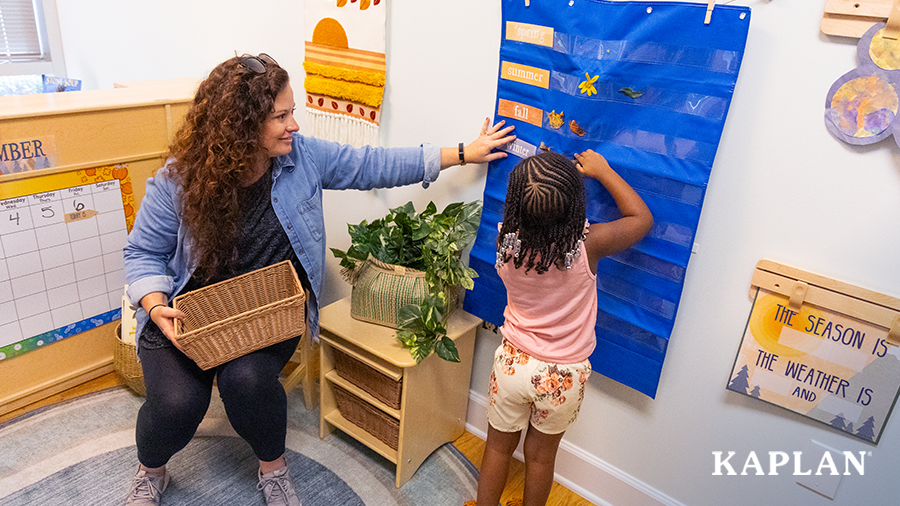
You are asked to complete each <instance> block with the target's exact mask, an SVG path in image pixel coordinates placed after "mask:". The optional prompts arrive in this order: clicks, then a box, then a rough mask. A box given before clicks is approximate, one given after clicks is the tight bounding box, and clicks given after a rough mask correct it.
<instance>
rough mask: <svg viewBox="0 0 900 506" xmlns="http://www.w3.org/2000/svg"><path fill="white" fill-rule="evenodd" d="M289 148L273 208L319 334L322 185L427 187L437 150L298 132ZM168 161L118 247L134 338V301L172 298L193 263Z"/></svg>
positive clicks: (279, 168) (142, 318) (143, 319)
mask: <svg viewBox="0 0 900 506" xmlns="http://www.w3.org/2000/svg"><path fill="white" fill-rule="evenodd" d="M291 148H292V149H291V152H290V153H289V154H287V155H282V156H278V157H276V158H274V159H273V162H274V165H273V167H272V207H273V208H274V209H275V214H276V215H277V216H278V220H279V221H280V222H281V226H282V227H283V228H284V231H285V233H286V234H287V235H288V238H289V239H290V241H291V246H292V247H293V248H294V252H295V253H296V254H297V258H299V259H300V263H301V264H302V265H303V268H304V269H305V270H306V273H307V275H308V276H309V282H310V284H311V285H312V293H311V294H309V300H308V301H307V311H308V321H309V329H308V330H309V332H310V333H311V335H312V336H313V338H317V337H318V334H319V298H320V296H321V293H322V280H323V278H324V274H325V251H326V248H325V215H324V212H323V210H322V190H323V189H332V190H343V189H357V190H370V189H373V188H390V187H393V186H403V185H408V184H412V183H417V182H420V181H422V184H423V186H424V187H426V188H427V187H428V185H429V183H431V182H433V181H434V180H436V179H437V177H438V175H439V174H440V169H441V167H440V165H441V163H440V162H441V161H440V148H439V147H437V146H433V145H430V144H423V145H421V146H419V147H415V148H373V147H371V146H366V147H363V148H353V147H352V146H349V145H341V144H338V143H336V142H330V141H324V140H321V139H316V138H314V137H304V136H301V135H299V134H296V133H295V134H294V141H293V143H292V146H291ZM170 163H171V162H170ZM168 165H169V164H168V163H167V164H166V166H165V167H163V168H161V169H160V170H159V171H158V172H157V174H156V176H155V177H151V178H148V179H147V188H146V195H145V196H144V199H143V201H142V202H141V206H140V208H139V210H138V213H137V217H136V218H135V222H134V227H133V229H132V231H131V233H130V234H129V235H128V242H127V244H126V245H125V248H124V255H125V279H126V281H127V283H128V291H127V294H128V299H129V301H130V302H131V304H132V306H133V307H135V308H137V314H136V319H137V331H136V333H135V335H136V336H138V338H139V336H140V335H141V331H142V330H143V328H144V325H145V324H146V323H147V320H148V315H147V312H146V311H144V309H143V307H141V305H140V300H141V299H142V298H143V297H144V296H145V295H147V294H148V293H152V292H163V293H165V294H166V297H167V298H168V299H171V298H172V296H173V294H177V293H179V292H180V291H181V290H182V289H183V288H184V286H185V285H186V284H187V282H188V280H189V279H190V278H191V275H192V274H193V272H194V269H195V268H196V258H194V256H193V255H192V251H191V238H190V236H189V235H188V231H187V230H186V229H185V228H184V226H183V223H182V221H181V214H180V212H179V210H180V203H179V196H180V193H181V192H180V187H178V185H177V184H176V183H175V182H174V181H172V179H171V178H170V177H169V173H168ZM210 219H215V217H214V216H211V217H210ZM138 349H139V348H138Z"/></svg>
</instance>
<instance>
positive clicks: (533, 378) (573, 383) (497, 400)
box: [488, 339, 591, 434]
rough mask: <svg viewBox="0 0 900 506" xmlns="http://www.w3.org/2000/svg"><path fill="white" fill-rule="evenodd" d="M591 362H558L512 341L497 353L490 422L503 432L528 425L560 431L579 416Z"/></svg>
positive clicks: (550, 432)
mask: <svg viewBox="0 0 900 506" xmlns="http://www.w3.org/2000/svg"><path fill="white" fill-rule="evenodd" d="M590 376H591V363H590V361H589V360H584V361H582V362H578V363H575V364H554V363H549V362H543V361H541V360H538V359H536V358H534V357H532V356H530V355H528V354H527V353H525V352H524V351H522V350H520V349H518V348H516V347H515V346H514V345H513V344H512V343H510V342H509V341H507V340H506V339H504V340H503V344H501V345H500V347H498V348H497V351H496V352H495V353H494V369H493V371H491V385H490V388H491V391H490V404H489V405H488V421H489V422H490V424H491V426H492V427H494V428H495V429H497V430H499V431H501V432H517V431H520V430H522V429H525V428H526V427H528V423H529V421H530V422H531V425H533V426H534V428H535V429H538V430H540V431H541V432H543V433H545V434H559V433H561V432H563V431H565V430H566V429H567V428H568V427H569V425H571V424H572V422H574V421H575V419H576V418H578V412H579V411H580V410H581V402H582V401H583V400H584V387H585V385H587V381H588V378H589V377H590Z"/></svg>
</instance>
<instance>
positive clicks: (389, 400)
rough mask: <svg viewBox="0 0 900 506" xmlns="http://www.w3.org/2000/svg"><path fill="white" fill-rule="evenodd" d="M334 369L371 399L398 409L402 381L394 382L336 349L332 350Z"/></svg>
mask: <svg viewBox="0 0 900 506" xmlns="http://www.w3.org/2000/svg"><path fill="white" fill-rule="evenodd" d="M331 351H332V353H333V356H334V368H335V369H336V370H337V373H338V375H339V376H340V377H342V378H344V379H346V380H347V381H349V382H350V383H353V384H354V385H356V386H357V387H359V388H360V389H362V390H364V391H365V392H367V393H368V394H369V395H371V396H372V397H374V398H376V399H378V400H379V401H381V402H383V403H385V404H387V405H388V406H390V407H392V408H394V409H400V394H401V393H402V392H403V381H402V380H401V381H394V380H393V378H391V377H389V376H385V375H384V374H382V373H380V372H379V371H378V370H377V369H375V368H374V367H371V366H369V365H367V364H366V363H364V362H361V361H359V360H357V359H356V358H354V357H353V356H351V355H348V354H346V353H344V352H342V351H341V350H339V349H337V348H332V350H331Z"/></svg>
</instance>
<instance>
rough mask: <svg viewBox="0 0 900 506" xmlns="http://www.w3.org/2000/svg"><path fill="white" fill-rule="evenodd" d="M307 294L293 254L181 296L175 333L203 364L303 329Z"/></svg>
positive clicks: (177, 301)
mask: <svg viewBox="0 0 900 506" xmlns="http://www.w3.org/2000/svg"><path fill="white" fill-rule="evenodd" d="M305 302H306V295H305V293H304V292H303V287H302V286H301V285H300V281H299V279H298V278H297V272H296V271H294V266H293V265H291V263H290V262H289V261H287V260H285V261H284V262H280V263H277V264H274V265H270V266H268V267H264V268H262V269H258V270H255V271H252V272H248V273H247V274H242V275H240V276H236V277H234V278H231V279H228V280H225V281H222V282H219V283H215V284H212V285H209V286H206V287H203V288H200V289H198V290H194V291H193V292H188V293H186V294H184V295H180V296H178V297H176V298H175V301H174V307H175V308H176V309H180V310H181V311H183V312H184V313H185V314H186V315H187V317H186V318H184V319H183V320H175V322H176V323H175V338H176V339H177V340H178V343H179V344H180V345H181V347H182V348H183V349H184V352H185V354H186V355H187V356H188V357H190V358H191V359H192V360H193V361H194V362H197V365H199V366H200V368H202V369H210V368H212V367H215V366H217V365H219V364H223V363H225V362H228V361H229V360H233V359H235V358H237V357H240V356H242V355H246V354H247V353H250V352H252V351H256V350H258V349H261V348H265V347H266V346H271V345H273V344H275V343H280V342H281V341H285V340H287V339H291V338H292V337H296V336H299V335H301V334H302V333H303V332H304V329H305V310H306V306H305Z"/></svg>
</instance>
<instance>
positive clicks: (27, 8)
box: [0, 0, 44, 62]
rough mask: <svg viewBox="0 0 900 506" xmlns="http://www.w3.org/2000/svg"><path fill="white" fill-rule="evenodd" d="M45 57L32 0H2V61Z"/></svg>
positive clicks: (32, 59) (0, 16)
mask: <svg viewBox="0 0 900 506" xmlns="http://www.w3.org/2000/svg"><path fill="white" fill-rule="evenodd" d="M43 58H44V53H43V50H42V48H41V37H40V32H38V24H37V20H36V18H35V8H34V2H33V1H32V0H0V62H2V61H6V62H22V61H34V60H41V59H43Z"/></svg>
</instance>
